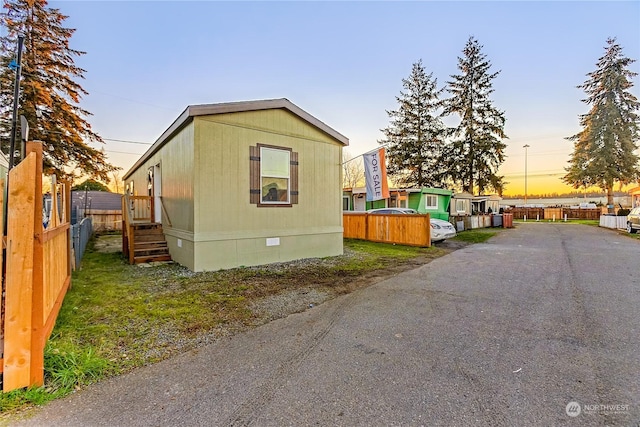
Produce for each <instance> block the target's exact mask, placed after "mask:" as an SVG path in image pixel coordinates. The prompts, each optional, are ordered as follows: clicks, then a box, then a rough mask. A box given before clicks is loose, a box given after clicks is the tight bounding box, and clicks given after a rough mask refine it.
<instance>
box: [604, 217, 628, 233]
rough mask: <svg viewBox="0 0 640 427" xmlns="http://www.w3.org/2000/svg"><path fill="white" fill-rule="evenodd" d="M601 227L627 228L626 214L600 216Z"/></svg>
mask: <svg viewBox="0 0 640 427" xmlns="http://www.w3.org/2000/svg"><path fill="white" fill-rule="evenodd" d="M600 227H606V228H615V229H621V230H623V229H625V228H627V217H626V216H613V215H602V216H600Z"/></svg>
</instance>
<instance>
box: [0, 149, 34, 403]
mask: <svg viewBox="0 0 640 427" xmlns="http://www.w3.org/2000/svg"><path fill="white" fill-rule="evenodd" d="M35 166H36V155H35V154H34V153H30V154H29V155H27V157H26V159H24V160H23V161H22V162H21V163H20V164H19V165H17V166H16V167H14V168H13V169H12V170H11V171H10V172H9V201H10V202H11V203H10V205H9V206H10V207H9V210H8V214H7V221H8V223H7V224H8V227H7V261H6V262H7V269H6V277H7V280H6V283H7V285H6V290H5V292H6V295H5V310H6V312H5V313H6V316H5V325H4V329H5V332H4V369H3V389H4V391H9V390H14V389H16V388H21V387H26V386H28V385H29V382H30V366H31V328H32V324H31V320H32V319H31V312H32V292H33V248H34V238H33V228H34V224H35V206H34V203H35V198H34V197H33V195H34V194H35V191H36V184H35V179H34V176H33V173H34V170H35ZM16 283H17V284H18V285H17V286H16V285H15V284H16Z"/></svg>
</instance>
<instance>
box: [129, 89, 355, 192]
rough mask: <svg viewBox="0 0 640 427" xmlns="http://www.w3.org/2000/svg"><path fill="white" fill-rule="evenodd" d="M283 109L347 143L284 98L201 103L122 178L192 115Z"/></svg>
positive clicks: (190, 110)
mask: <svg viewBox="0 0 640 427" xmlns="http://www.w3.org/2000/svg"><path fill="white" fill-rule="evenodd" d="M274 109H285V110H288V111H290V112H291V113H293V114H295V115H297V116H298V117H300V118H301V119H303V120H304V121H306V122H307V123H309V124H310V125H312V126H314V127H316V128H317V129H319V130H320V131H322V132H324V133H326V134H327V135H329V136H330V137H332V138H333V139H335V140H336V141H338V142H339V143H341V144H342V145H343V146H347V145H349V138H347V137H346V136H344V135H342V134H341V133H340V132H338V131H336V130H335V129H333V128H331V127H330V126H328V125H327V124H325V123H324V122H322V121H320V120H318V119H317V118H315V117H314V116H312V115H311V114H309V113H307V112H306V111H304V110H303V109H302V108H300V107H298V106H297V105H295V104H294V103H292V102H291V101H289V100H288V99H286V98H280V99H266V100H258V101H240V102H226V103H220V104H201V105H190V106H188V107H187V108H186V109H185V110H184V111H183V112H182V114H180V116H178V118H177V119H176V120H174V122H173V123H172V124H171V126H169V128H168V129H167V130H166V131H164V133H163V134H162V135H160V137H159V138H158V139H157V140H156V142H154V143H153V145H152V146H151V147H149V149H148V150H147V151H146V152H145V153H144V154H143V155H142V156H141V157H140V158H139V159H138V161H136V162H135V163H134V165H133V166H132V167H131V168H130V169H129V171H128V172H127V173H126V174H125V175H124V177H123V180H126V179H127V178H129V176H131V174H133V172H135V171H136V170H137V169H138V168H139V167H140V166H142V165H143V164H144V163H145V162H146V161H147V160H148V159H149V157H151V156H153V155H154V154H155V153H156V152H157V151H158V150H159V149H160V148H161V147H162V146H163V145H164V144H165V143H166V142H167V141H169V140H170V139H171V137H172V136H173V135H175V134H176V133H177V132H178V131H179V130H180V129H182V128H183V127H184V126H186V125H187V124H188V123H189V122H190V121H191V120H193V117H197V116H209V115H216V114H225V113H239V112H245V111H259V110H274Z"/></svg>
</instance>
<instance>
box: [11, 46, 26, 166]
mask: <svg viewBox="0 0 640 427" xmlns="http://www.w3.org/2000/svg"><path fill="white" fill-rule="evenodd" d="M23 43H24V36H18V59H17V65H16V81H15V86H14V88H13V118H12V120H11V143H10V145H9V170H11V168H13V157H14V151H15V149H16V134H17V133H18V98H20V73H21V72H22V45H23Z"/></svg>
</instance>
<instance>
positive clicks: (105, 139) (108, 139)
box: [102, 138, 153, 145]
mask: <svg viewBox="0 0 640 427" xmlns="http://www.w3.org/2000/svg"><path fill="white" fill-rule="evenodd" d="M102 140H103V141H113V142H124V143H127V144H141V145H153V142H140V141H128V140H126V139H113V138H102Z"/></svg>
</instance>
